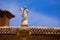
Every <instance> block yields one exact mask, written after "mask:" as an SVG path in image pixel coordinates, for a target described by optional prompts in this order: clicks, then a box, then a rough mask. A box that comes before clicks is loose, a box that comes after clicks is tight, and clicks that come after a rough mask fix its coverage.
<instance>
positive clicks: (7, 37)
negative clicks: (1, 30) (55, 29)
mask: <svg viewBox="0 0 60 40" xmlns="http://www.w3.org/2000/svg"><path fill="white" fill-rule="evenodd" d="M0 40H60V35H52V34H40V35H39V34H29V30H19V31H17V33H16V34H0Z"/></svg>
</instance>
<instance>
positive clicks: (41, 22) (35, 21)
mask: <svg viewBox="0 0 60 40" xmlns="http://www.w3.org/2000/svg"><path fill="white" fill-rule="evenodd" d="M28 19H29V25H35V26H48V27H49V26H51V27H52V26H55V27H56V26H57V27H59V26H60V25H59V20H58V19H55V18H53V17H49V16H46V15H44V14H42V13H38V12H36V11H31V12H30V13H29V18H28Z"/></svg>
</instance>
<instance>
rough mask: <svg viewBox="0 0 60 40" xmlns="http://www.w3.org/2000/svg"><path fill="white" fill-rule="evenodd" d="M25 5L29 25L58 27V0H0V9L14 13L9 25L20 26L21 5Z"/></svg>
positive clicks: (59, 24) (59, 20) (59, 11)
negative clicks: (27, 11)
mask: <svg viewBox="0 0 60 40" xmlns="http://www.w3.org/2000/svg"><path fill="white" fill-rule="evenodd" d="M24 6H25V7H26V8H27V9H28V10H29V13H28V25H29V26H47V27H60V0H0V9H2V10H9V11H10V12H11V13H12V14H14V15H15V18H12V19H11V20H10V26H20V25H21V20H22V17H21V15H22V13H21V12H20V8H21V7H24Z"/></svg>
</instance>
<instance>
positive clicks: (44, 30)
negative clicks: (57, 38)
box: [30, 27, 60, 34]
mask: <svg viewBox="0 0 60 40" xmlns="http://www.w3.org/2000/svg"><path fill="white" fill-rule="evenodd" d="M30 34H60V28H47V27H32V28H31V29H30Z"/></svg>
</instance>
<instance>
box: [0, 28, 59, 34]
mask: <svg viewBox="0 0 60 40" xmlns="http://www.w3.org/2000/svg"><path fill="white" fill-rule="evenodd" d="M20 30H22V29H21V28H20V27H7V28H3V27H0V34H17V32H18V31H20ZM27 30H29V34H60V28H49V27H28V28H27V29H26V31H27Z"/></svg>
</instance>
